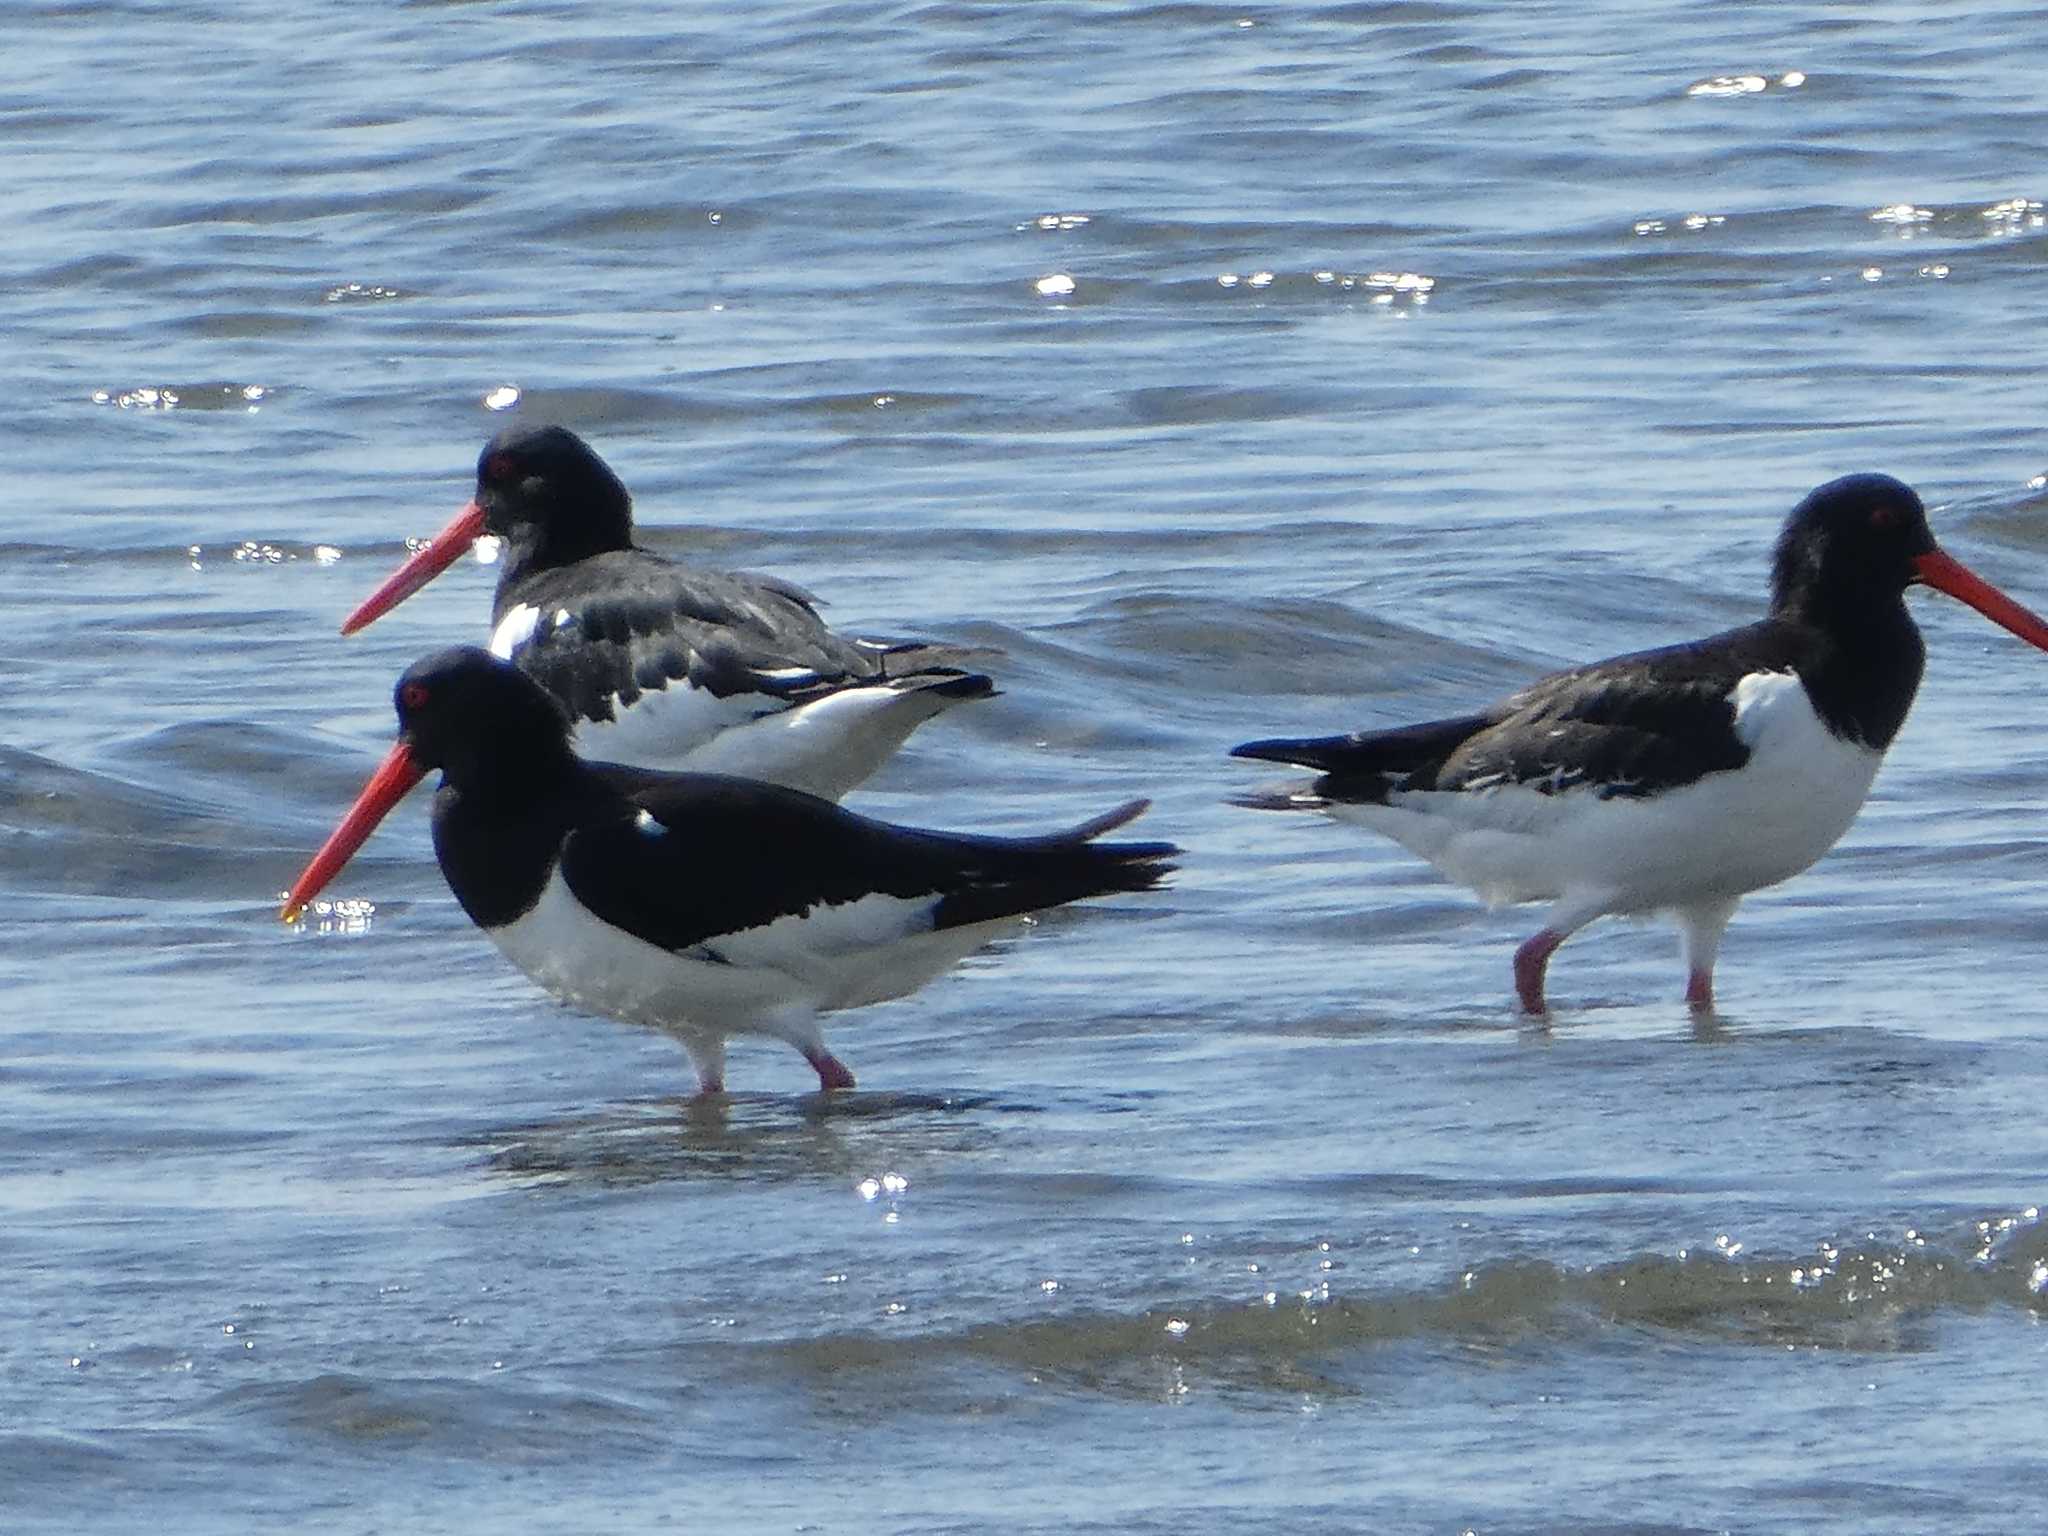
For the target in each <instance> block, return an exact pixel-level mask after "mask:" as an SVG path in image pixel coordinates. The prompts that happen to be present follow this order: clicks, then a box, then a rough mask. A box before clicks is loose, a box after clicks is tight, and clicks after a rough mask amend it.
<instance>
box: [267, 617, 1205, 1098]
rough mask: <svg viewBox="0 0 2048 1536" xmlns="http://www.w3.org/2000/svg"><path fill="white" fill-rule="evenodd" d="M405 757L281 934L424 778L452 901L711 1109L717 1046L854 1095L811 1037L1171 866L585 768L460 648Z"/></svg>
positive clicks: (1099, 830)
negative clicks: (768, 1058) (1007, 937)
mask: <svg viewBox="0 0 2048 1536" xmlns="http://www.w3.org/2000/svg"><path fill="white" fill-rule="evenodd" d="M396 704H397V708H398V742H397V745H395V746H394V747H393V748H392V749H391V752H390V754H389V755H388V756H387V757H386V758H385V759H384V763H383V765H382V766H381V767H380V768H378V770H377V772H376V773H375V775H374V776H373V777H372V778H371V779H370V782H369V783H368V784H367V785H366V786H364V789H363V792H362V794H361V795H360V796H359V797H358V798H357V800H356V803H355V805H354V806H353V807H352V808H351V809H350V811H349V813H348V815H347V816H346V817H344V818H343V820H342V823H341V825H340V826H338V827H337V828H336V829H335V831H334V834H333V836H331V837H330V838H328V840H327V843H326V846H324V847H323V848H322V849H321V850H320V852H319V853H318V854H316V855H315V856H314V858H313V860H312V862H311V863H309V864H308V865H307V866H306V869H305V872H304V873H303V874H301V875H300V876H299V879H298V883H297V884H296V885H294V886H293V887H292V890H291V894H290V895H289V896H288V897H287V898H286V905H285V912H284V915H285V918H286V919H287V921H289V920H292V919H294V918H296V917H297V916H298V914H299V913H300V912H301V911H302V910H303V909H304V907H305V905H306V904H307V903H308V902H310V901H311V900H312V899H313V897H314V896H315V895H317V894H318V893H319V892H320V890H321V889H322V888H323V887H325V886H326V885H327V883H328V882H329V881H330V880H332V879H333V878H334V876H335V874H336V873H337V872H338V871H339V870H340V869H341V867H342V866H343V865H344V864H346V863H347V862H348V860H349V858H350V856H351V855H352V854H353V853H354V852H355V851H356V849H357V848H358V847H360V846H361V845H362V843H363V841H364V839H366V838H367V837H368V836H369V835H370V833H371V831H372V830H373V829H374V828H375V827H376V825H377V823H378V822H379V821H381V820H382V819H383V817H384V816H385V814H386V813H387V812H389V811H390V809H391V808H392V807H393V806H394V805H396V804H397V803H398V801H399V800H400V799H401V798H403V797H404V795H405V794H406V792H407V791H408V790H410V789H411V788H412V787H413V785H415V784H417V783H418V782H419V781H420V779H421V778H423V777H424V776H425V775H426V774H427V773H428V772H430V771H432V770H433V769H436V768H438V769H439V770H440V771H441V787H440V789H439V790H438V792H437V793H436V794H435V796H434V814H433V825H434V852H435V855H436V856H437V857H438V858H439V859H440V862H441V873H442V874H443V875H445V876H446V877H447V880H448V884H449V887H450V888H451V889H452V890H453V891H454V892H455V899H456V900H457V901H459V902H461V903H462V908H463V910H464V911H465V912H467V913H468V914H469V915H470V917H471V918H472V919H474V920H475V922H476V923H477V925H478V926H479V927H481V928H482V929H483V930H484V932H485V933H487V934H489V935H490V937H491V938H492V939H493V940H494V941H495V942H496V943H497V945H498V947H499V948H500V949H501V950H503V951H504V952H505V954H506V955H507V956H508V957H509V958H510V959H511V960H512V963H513V964H515V965H517V966H518V967H519V968H520V969H521V970H522V971H524V972H526V974H527V975H528V976H530V977H532V978H533V979H534V980H535V981H536V982H538V983H540V985H541V986H543V987H545V988H546V989H547V990H548V991H549V992H552V993H553V994H554V995H555V996H556V997H558V998H560V999H561V1000H562V1001H564V1002H566V1003H569V1004H571V1005H573V1006H575V1007H578V1008H584V1009H587V1010H589V1011H590V1012H592V1013H601V1014H607V1015H609V1016H611V1017H613V1018H616V1019H622V1020H625V1021H627V1022H630V1023H635V1024H645V1025H649V1026H652V1027H653V1028H656V1029H661V1030H664V1031H667V1032H668V1033H670V1034H672V1035H674V1036H676V1038H677V1039H679V1040H680V1041H681V1042H682V1044H683V1046H684V1047H685V1049H687V1050H688V1051H689V1053H690V1058H691V1060H692V1061H693V1062H694V1063H695V1064H696V1068H697V1076H698V1081H699V1083H700V1085H701V1088H702V1090H703V1091H704V1092H705V1093H717V1092H720V1091H722V1089H723V1087H724V1078H725V1041H726V1037H727V1036H728V1035H734V1034H764V1035H772V1036H774V1037H775V1038H776V1039H779V1040H786V1041H787V1042H789V1044H791V1045H793V1046H795V1047H796V1048H797V1050H799V1051H801V1052H802V1053H803V1055H804V1059H805V1060H806V1061H808V1062H810V1064H811V1065H812V1067H814V1068H815V1069H816V1070H817V1073H818V1083H819V1086H820V1087H821V1088H850V1087H852V1086H853V1074H852V1073H851V1072H849V1071H848V1070H847V1069H846V1067H845V1065H844V1064H843V1063H842V1062H841V1061H840V1060H839V1058H838V1057H836V1056H834V1055H833V1054H832V1053H831V1052H830V1051H829V1050H827V1049H826V1048H825V1040H824V1036H823V1035H822V1034H821V1033H820V1031H819V1028H818V1015H819V1014H821V1013H826V1012H829V1011H831V1010H833V1009H838V1008H855V1007H859V1006H860V1005H862V1004H864V1003H875V1002H881V1001H883V1000H884V999H887V998H892V997H902V996H904V995H905V994H907V993H910V992H913V991H915V990H916V989H917V988H919V987H921V986H923V985H924V984H925V983H926V982H928V981H930V980H931V979H932V978H933V977H935V976H937V975H938V974H939V973H940V972H941V971H944V970H946V969H947V968H948V967H949V966H951V965H953V964H954V963H955V962H956V961H958V960H960V959H961V958H962V957H964V956H966V955H967V954H969V953H971V952H972V951H974V950H976V949H979V948H980V947H981V946H982V945H983V944H985V943H987V942H988V941H989V939H991V938H993V937H994V936H996V935H997V934H999V933H1002V932H1003V931H1005V930H1006V929H1008V928H1010V927H1012V926H1014V924H1015V922H1016V920H1017V919H1018V918H1020V917H1023V916H1025V915H1026V914H1028V913H1032V912H1037V911H1040V910H1042V909H1044V908H1046V907H1053V906H1058V905H1060V904H1061V903H1063V902H1069V901H1078V900H1080V899H1082V898H1083V897H1088V896H1102V895H1108V894H1110V893H1112V892H1117V891H1144V890H1150V889H1152V888H1153V887H1155V886H1157V885H1158V884H1159V883H1160V881H1161V880H1162V879H1164V878H1165V876H1166V875H1167V874H1168V873H1169V872H1170V871H1171V870H1172V868H1173V866H1172V865H1171V864H1170V863H1168V862H1167V861H1168V860H1169V859H1171V858H1173V857H1174V855H1175V854H1176V853H1177V852H1178V851H1179V850H1178V849H1176V848H1175V847H1174V846H1173V845H1172V844H1171V843H1101V842H1097V841H1095V839H1097V838H1099V837H1101V836H1102V835H1103V834H1104V833H1106V832H1110V831H1113V830H1114V829H1116V828H1117V827H1120V826H1122V825H1124V824H1125V823H1126V822H1128V821H1130V820H1132V819H1133V818H1134V817H1136V816H1137V815H1138V814H1139V813H1140V812H1141V811H1143V810H1144V809H1145V805H1146V802H1145V801H1143V800H1134V801H1132V802H1131V803H1129V804H1128V805H1124V806H1120V807H1119V808H1118V809H1116V810H1114V811H1110V812H1108V813H1107V814H1106V815H1102V816H1098V817H1096V818H1095V819H1094V820H1093V821H1088V822H1084V823H1082V824H1081V825H1080V826H1078V827H1074V828H1072V829H1070V830H1068V831H1064V832H1055V833H1052V834H1050V835H1047V836H1043V837H972V836H965V835H961V834H956V833H948V832H925V831H919V830H916V829H914V828H910V827H899V826H892V825H890V824H889V823H887V822H881V821H873V820H870V819H868V818H866V817H863V816H856V815H855V814H854V813H853V812H851V811H847V810H842V809H841V808H840V807H839V806H836V805H834V804H832V803H831V802H830V801H828V800H823V799H820V798H818V797H817V796H814V795H808V794H805V793H803V792H802V791H800V790H793V789H788V788H785V787H783V786H781V785H776V784H765V783H761V782H758V781H756V780H751V779H742V778H733V777H730V776H726V775H721V774H696V773H684V774H671V773H660V772H656V771H654V770H651V769H645V768H632V767H625V766H620V765H617V764H610V763H590V762H585V761H584V760H583V759H582V758H580V757H578V756H577V755H576V754H575V752H574V751H573V750H571V748H570V744H569V737H570V727H569V719H568V715H567V713H566V712H565V711H564V710H563V708H562V707H561V705H560V704H559V703H558V702H557V701H556V700H555V699H554V698H552V697H551V696H550V695H549V694H548V693H547V692H546V690H544V689H543V688H541V686H540V685H539V684H538V683H536V682H534V681H533V680H532V679H531V678H529V677H527V676H526V675H525V674H524V673H522V672H520V671H518V670H517V669H516V668H514V667H513V666H511V665H510V664H508V663H507V662H504V661H502V660H500V659H498V658H496V657H494V656H491V655H490V654H489V653H487V652H485V651H482V650H478V649H476V648H475V647H473V646H463V647H458V648H456V649H453V650H446V651H441V652H438V653H436V654H435V655H432V656H429V657H426V658H425V659H424V660H422V661H420V662H418V663H416V664H415V665H413V666H412V667H411V668H409V669H408V670H407V671H406V673H405V675H404V676H403V677H401V678H400V679H399V681H398V687H397V691H396Z"/></svg>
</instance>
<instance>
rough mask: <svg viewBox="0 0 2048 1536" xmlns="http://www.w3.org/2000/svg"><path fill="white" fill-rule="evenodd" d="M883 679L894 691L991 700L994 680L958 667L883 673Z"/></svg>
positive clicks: (944, 697)
mask: <svg viewBox="0 0 2048 1536" xmlns="http://www.w3.org/2000/svg"><path fill="white" fill-rule="evenodd" d="M884 678H885V680H886V681H887V682H888V684H889V686H890V688H891V689H892V690H894V691H895V692H897V693H929V694H931V695H932V696H933V697H934V698H940V699H955V700H958V699H992V698H994V697H995V695H996V680H995V679H994V678H992V677H989V676H988V675H987V674H985V673H981V672H963V671H961V670H960V669H959V668H958V667H926V668H924V669H923V670H922V671H918V672H909V673H885V674H884Z"/></svg>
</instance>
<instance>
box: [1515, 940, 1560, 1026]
mask: <svg viewBox="0 0 2048 1536" xmlns="http://www.w3.org/2000/svg"><path fill="white" fill-rule="evenodd" d="M1564 940H1565V936H1564V935H1563V934H1562V933H1559V932H1558V931H1557V930H1556V929H1555V928H1543V929H1539V930H1538V931H1537V934H1536V937H1534V938H1533V939H1530V940H1529V941H1528V942H1527V943H1526V944H1524V945H1523V946H1522V947H1521V948H1520V949H1518V950H1516V951H1515V996H1517V997H1519V998H1520V999H1521V1000H1522V1011H1523V1012H1524V1013H1528V1014H1542V1013H1548V1012H1549V1011H1550V1010H1549V1009H1548V1008H1547V1007H1545V1006H1544V1002H1543V973H1544V972H1545V971H1546V970H1547V969H1549V966H1550V957H1551V956H1552V955H1554V954H1556V953H1557V946H1558V945H1560V944H1562V943H1563V942H1564Z"/></svg>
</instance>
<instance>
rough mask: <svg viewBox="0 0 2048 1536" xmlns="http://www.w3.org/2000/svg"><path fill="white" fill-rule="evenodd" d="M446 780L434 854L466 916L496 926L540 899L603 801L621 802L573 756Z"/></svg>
mask: <svg viewBox="0 0 2048 1536" xmlns="http://www.w3.org/2000/svg"><path fill="white" fill-rule="evenodd" d="M516 758H517V754H516V753H508V754H507V755H506V757H504V758H501V759H499V760H498V761H497V763H496V764H495V765H494V767H493V769H492V770H491V771H487V772H482V773H465V774H463V775H461V776H460V778H459V779H458V778H457V776H455V775H451V774H444V775H443V776H442V779H441V787H440V789H439V790H437V791H436V792H435V795H434V814H433V825H434V854H435V857H436V858H438V859H439V860H440V863H441V873H442V874H443V875H444V876H446V877H447V880H448V887H449V889H450V890H452V891H453V892H454V893H455V899H456V900H457V901H459V902H461V903H462V910H463V911H465V912H467V913H468V914H469V915H470V918H471V919H472V920H473V921H474V922H476V924H477V925H478V926H479V927H483V928H495V927H499V926H501V925H502V924H505V923H509V922H511V921H512V920H513V919H514V918H516V917H518V916H520V915H521V914H522V913H524V912H526V911H528V910H530V909H531V908H532V906H533V904H534V903H535V902H536V901H538V900H539V899H540V894H541V892H542V890H543V889H545V888H546V886H547V882H548V878H549V876H550V875H551V874H552V873H553V872H554V867H555V862H556V860H557V859H558V858H559V857H560V856H561V851H562V842H563V840H564V839H565V838H566V837H567V836H568V835H569V833H570V832H571V831H572V830H573V829H574V828H575V827H576V826H577V825H579V824H580V823H581V822H582V820H583V819H585V818H586V817H587V816H588V815H589V814H590V813H591V811H592V810H593V809H594V808H596V807H598V806H599V805H600V803H610V802H615V801H616V800H617V798H618V797H617V796H616V794H614V793H612V792H610V791H608V790H606V789H605V788H604V786H603V785H601V784H599V783H598V782H596V781H595V780H594V779H593V778H592V777H591V776H590V775H589V774H588V773H587V772H586V771H585V770H584V768H583V765H582V764H581V763H579V762H577V761H576V760H575V759H574V758H573V757H571V756H569V754H568V751H567V748H566V747H565V748H564V749H563V752H562V759H563V760H558V761H542V762H539V763H534V762H531V761H527V762H525V763H518V762H517V761H516Z"/></svg>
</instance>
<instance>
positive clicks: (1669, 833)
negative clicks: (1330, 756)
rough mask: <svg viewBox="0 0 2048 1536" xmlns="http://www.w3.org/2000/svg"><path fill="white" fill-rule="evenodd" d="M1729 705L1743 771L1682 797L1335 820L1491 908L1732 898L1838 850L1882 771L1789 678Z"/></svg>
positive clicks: (1404, 805)
mask: <svg viewBox="0 0 2048 1536" xmlns="http://www.w3.org/2000/svg"><path fill="white" fill-rule="evenodd" d="M1733 701H1734V703H1735V706H1736V730H1737V733H1738V734H1739V735H1741V736H1742V737H1743V739H1744V740H1745V741H1746V742H1747V743H1748V745H1749V747H1750V759H1749V761H1748V763H1747V764H1745V765H1744V766H1743V767H1742V768H1740V769H1735V770H1732V771H1728V772H1722V773H1713V774H1709V775H1707V776H1706V777H1705V778H1703V779H1700V780H1699V781H1697V782H1696V783H1693V784H1689V785H1687V786H1685V787H1684V788H1682V789H1674V790H1667V791H1664V792H1662V793H1659V794H1655V795H1648V796H1639V797H1631V796H1625V795H1616V796H1612V797H1609V798H1606V799H1602V798H1600V796H1599V795H1598V794H1597V793H1596V792H1595V791H1594V790H1593V789H1591V788H1579V789H1571V790H1566V791H1564V792H1563V793H1560V794H1542V793H1539V792H1537V791H1536V790H1533V789H1526V788H1521V787H1516V786H1500V787H1493V788H1487V789H1479V790H1464V791H1456V792H1449V793H1442V792H1423V793H1413V794H1402V793H1396V794H1395V795H1393V796H1391V797H1390V799H1391V803H1390V804H1388V805H1385V806H1377V805H1356V806H1352V805H1341V806H1333V807H1331V811H1332V814H1333V815H1336V816H1339V817H1342V818H1344V819H1346V820H1350V821H1357V822H1359V823H1361V824H1363V825H1365V826H1369V827H1371V828H1373V829H1374V830H1375V831H1378V832H1381V833H1383V834H1385V835H1386V836H1388V837H1391V838H1393V839H1394V840H1395V841H1396V842H1398V843H1400V844H1401V845H1402V846H1403V847H1405V848H1407V849H1409V850H1410V851H1411V852H1413V853H1416V854H1418V855H1420V856H1421V857H1423V858H1425V859H1427V860H1429V862H1430V863H1432V864H1434V865H1435V866H1436V867H1437V868H1438V869H1439V870H1441V871H1442V872H1443V873H1444V874H1445V875H1447V876H1448V877H1449V878H1451V879H1453V880H1456V881H1458V882H1459V883H1460V884H1463V885H1466V886H1469V887H1471V888H1472V889H1473V890H1475V891H1477V892H1478V893H1479V894H1480V895H1481V896H1483V897H1484V898H1485V899H1487V900H1488V901H1492V902H1513V901H1531V900H1557V899H1559V898H1561V897H1566V896H1586V895H1589V894H1596V893H1604V900H1603V903H1602V904H1603V905H1604V907H1605V910H1607V911H1610V912H1649V911H1655V910H1657V909H1659V908H1665V907H1674V906H1687V905H1692V904H1695V903H1698V902H1701V901H1702V900H1713V899H1732V898H1734V897H1737V896H1740V895H1742V894H1744V893H1745V892H1748V891H1753V890H1757V889H1760V888H1761V887H1763V886H1767V885H1774V884H1776V883H1777V882H1778V881H1780V880H1784V879H1787V878H1788V877H1790V876H1792V875H1796V874H1798V873H1799V872H1800V871H1801V870H1803V869H1805V868H1806V867H1807V866H1808V865H1810V864H1812V863H1813V862H1814V861H1815V860H1816V859H1818V858H1819V857H1820V856H1821V855H1822V854H1824V853H1826V852H1827V851H1828V849H1830V848H1832V847H1833V846H1834V845H1835V842H1836V841H1837V840H1838V839H1839V838H1840V837H1841V835H1842V834H1843V833H1844V832H1846V831H1847V830H1848V829H1849V825H1850V823H1851V822H1852V821H1854V820H1855V818H1856V813H1857V811H1858V810H1859V809H1861V808H1862V805H1863V801H1864V799H1865V798H1866V797H1867V796H1868V794H1869V792H1870V785H1871V781H1872V780H1873V779H1874V778H1875V777H1876V775H1877V769H1878V765H1879V764H1880V763H1881V762H1882V761H1883V755H1882V754H1881V753H1879V752H1876V751H1873V750H1872V749H1870V748H1868V747H1863V746H1858V745H1856V744H1854V743H1852V742H1846V741H1843V740H1842V739H1841V738H1839V737H1837V736H1835V735H1833V734H1832V733H1830V732H1829V731H1828V729H1827V728H1826V726H1825V725H1824V724H1823V723H1822V722H1821V720H1820V718H1819V717H1818V716H1817V715H1816V714H1815V713H1814V711H1813V708H1812V705H1811V703H1810V701H1809V700H1808V699H1807V697H1806V690H1805V688H1804V687H1803V686H1802V685H1801V684H1800V683H1799V681H1798V679H1797V678H1796V677H1794V676H1793V675H1791V674H1789V673H1759V674H1755V675H1753V676H1751V677H1747V678H1744V679H1743V680H1742V682H1741V684H1739V685H1738V686H1737V688H1736V690H1735V693H1734V696H1733Z"/></svg>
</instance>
